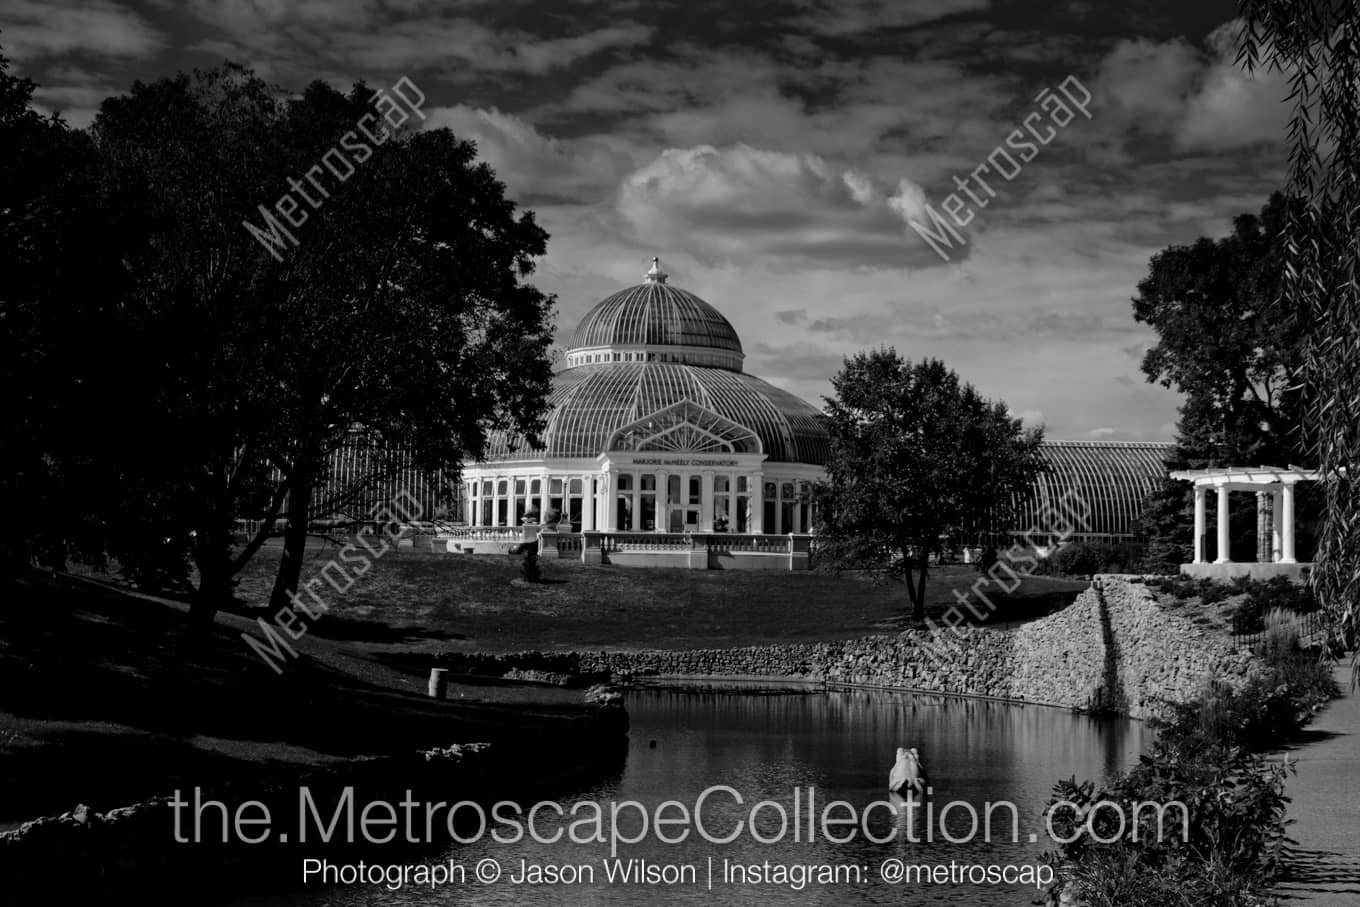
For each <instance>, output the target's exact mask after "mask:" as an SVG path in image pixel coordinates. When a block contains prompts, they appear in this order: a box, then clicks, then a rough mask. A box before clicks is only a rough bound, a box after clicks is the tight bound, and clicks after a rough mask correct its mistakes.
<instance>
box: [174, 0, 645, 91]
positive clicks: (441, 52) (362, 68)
mask: <svg viewBox="0 0 1360 907" xmlns="http://www.w3.org/2000/svg"><path fill="white" fill-rule="evenodd" d="M181 9H182V10H183V11H184V12H185V13H186V14H188V15H191V16H193V17H195V18H197V19H198V20H200V21H201V22H204V23H206V24H209V25H211V26H212V27H213V28H214V29H215V30H216V32H217V35H218V36H217V37H214V38H210V39H207V40H205V41H204V42H202V44H201V45H200V47H201V48H202V49H204V50H205V51H208V52H211V53H222V52H227V53H230V54H232V55H234V56H237V57H240V58H244V59H248V60H251V61H252V62H254V63H255V64H256V65H259V66H261V67H264V68H267V69H269V70H270V71H272V72H278V73H281V74H291V73H305V72H306V71H307V70H306V69H305V67H304V66H303V65H301V61H302V60H310V61H313V62H315V61H316V60H318V59H319V60H322V61H324V71H325V72H326V73H332V72H336V71H343V72H347V73H348V74H349V75H350V76H351V77H359V76H364V75H372V74H374V73H395V72H401V73H405V74H409V73H411V72H414V71H425V72H439V73H442V74H444V75H445V76H446V77H449V78H454V79H467V78H472V77H484V76H485V74H490V73H508V72H513V73H521V74H526V75H544V74H546V73H550V72H552V71H554V70H557V69H560V68H562V67H565V66H569V65H571V64H572V63H575V62H577V61H579V60H582V59H585V58H587V57H591V56H593V55H595V54H598V53H601V52H603V51H606V50H613V49H619V48H629V47H635V46H639V45H643V44H646V43H647V42H648V41H649V40H650V39H651V36H652V33H653V29H652V27H650V26H646V25H641V24H638V23H636V22H632V21H629V20H628V19H625V18H616V19H614V20H612V21H609V22H607V23H602V24H601V26H600V27H599V28H590V27H588V26H587V27H578V28H574V29H571V28H564V27H563V25H562V21H563V20H560V19H558V20H555V21H554V22H553V23H552V27H551V28H550V29H549V30H548V31H547V32H546V33H536V32H533V31H529V30H526V29H524V28H522V27H514V26H509V25H503V26H498V25H494V24H488V17H487V16H485V15H474V13H479V14H485V13H487V12H488V11H490V10H493V9H494V7H492V6H489V5H486V4H468V3H462V4H460V3H453V4H438V3H422V2H415V3H404V4H380V3H375V2H361V0H360V2H355V0H349V2H345V0H342V2H337V3H331V2H323V0H308V2H302V3H288V4H284V3H264V2H260V3H242V2H237V0H188V2H187V3H184V4H183V5H182V7H181ZM574 18H576V17H574ZM316 74H317V73H316V70H315V68H313V69H312V71H311V73H310V75H311V76H315V75H316Z"/></svg>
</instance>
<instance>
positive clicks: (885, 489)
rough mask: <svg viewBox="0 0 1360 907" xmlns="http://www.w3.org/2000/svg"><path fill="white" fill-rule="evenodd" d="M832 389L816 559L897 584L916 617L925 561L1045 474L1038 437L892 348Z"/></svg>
mask: <svg viewBox="0 0 1360 907" xmlns="http://www.w3.org/2000/svg"><path fill="white" fill-rule="evenodd" d="M831 384H832V387H833V388H834V390H835V396H833V397H831V398H828V399H827V416H828V429H829V431H830V434H831V457H830V461H829V462H828V464H827V480H826V483H825V484H824V485H823V486H822V487H821V488H820V489H819V491H818V497H819V507H818V511H819V513H820V515H821V520H822V525H821V526H820V527H819V533H820V539H819V541H820V543H821V545H822V550H823V551H824V553H825V555H826V557H827V558H829V560H830V562H831V563H832V564H834V565H835V566H836V567H837V568H838V569H860V570H867V571H870V572H871V573H873V574H875V575H877V576H879V577H881V578H888V577H891V578H896V579H899V580H901V581H902V582H903V583H904V584H905V585H906V587H907V593H908V596H909V597H910V600H911V603H912V613H913V616H914V617H915V618H916V619H918V620H919V619H921V618H923V617H924V615H925V588H926V576H927V572H928V570H929V557H930V555H931V554H932V553H934V552H937V551H939V550H940V548H941V546H942V543H943V542H944V541H945V540H946V539H948V538H949V537H950V536H955V535H960V534H967V535H969V536H977V535H980V534H982V532H983V531H985V530H986V529H987V527H988V526H989V525H990V524H991V522H992V521H993V520H996V519H1003V520H1004V519H1007V518H1008V517H1009V515H1010V514H1009V510H1010V508H1011V507H1012V506H1013V501H1014V500H1015V499H1017V498H1018V497H1020V496H1022V495H1023V494H1024V493H1026V492H1027V491H1028V490H1029V488H1030V487H1031V486H1032V484H1033V482H1034V479H1035V477H1036V476H1038V475H1039V473H1040V472H1041V471H1042V469H1043V468H1044V467H1043V461H1042V459H1041V457H1040V453H1039V446H1040V444H1041V442H1042V440H1043V433H1042V430H1040V429H1037V428H1036V429H1029V430H1026V429H1025V428H1023V427H1022V425H1021V423H1020V420H1019V419H1014V418H1011V416H1010V413H1009V412H1008V411H1007V409H1006V405H1005V404H1004V403H1002V402H1000V401H996V402H993V401H989V400H986V399H984V398H983V397H982V396H981V395H980V394H979V393H978V392H977V391H976V390H975V389H974V388H973V387H972V385H969V384H965V383H963V382H961V381H960V379H959V376H958V375H957V374H956V373H955V372H953V371H951V370H950V369H948V368H946V367H945V365H944V363H943V362H940V361H939V360H936V359H926V360H922V361H921V362H920V363H910V362H907V361H905V360H903V359H902V358H901V357H900V356H898V354H897V352H896V351H895V350H893V349H880V350H875V351H872V352H868V353H858V354H856V355H855V356H854V358H852V359H848V360H846V363H845V366H844V367H843V368H842V369H841V371H840V373H839V374H837V375H836V376H835V377H834V378H833V379H832V382H831Z"/></svg>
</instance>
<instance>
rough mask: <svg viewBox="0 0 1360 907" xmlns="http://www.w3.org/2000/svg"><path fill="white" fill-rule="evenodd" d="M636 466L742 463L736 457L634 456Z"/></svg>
mask: <svg viewBox="0 0 1360 907" xmlns="http://www.w3.org/2000/svg"><path fill="white" fill-rule="evenodd" d="M633 465H634V466H698V467H703V468H717V467H721V466H740V465H741V463H740V461H738V460H735V459H728V460H717V459H710V458H708V457H681V458H675V457H634V458H633Z"/></svg>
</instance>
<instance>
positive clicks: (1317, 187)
mask: <svg viewBox="0 0 1360 907" xmlns="http://www.w3.org/2000/svg"><path fill="white" fill-rule="evenodd" d="M1242 17H1243V21H1244V23H1245V27H1244V29H1243V34H1242V41H1241V45H1240V50H1239V53H1238V62H1239V63H1240V64H1241V65H1243V66H1244V67H1245V68H1246V69H1248V70H1256V69H1259V68H1263V67H1264V68H1267V69H1275V70H1280V71H1282V72H1284V74H1285V75H1286V76H1287V78H1288V79H1289V82H1290V89H1291V90H1290V95H1289V98H1288V99H1287V100H1289V101H1291V102H1292V104H1293V112H1292V115H1291V118H1290V122H1289V126H1288V129H1287V143H1288V147H1289V186H1288V188H1289V191H1290V193H1291V194H1292V195H1294V196H1296V197H1297V198H1299V199H1300V201H1301V203H1300V204H1299V205H1298V206H1297V207H1296V208H1294V209H1292V210H1291V211H1290V217H1289V219H1288V222H1287V223H1286V225H1285V229H1284V244H1285V257H1284V267H1283V279H1282V286H1281V289H1280V298H1281V301H1282V304H1283V307H1284V309H1285V310H1287V311H1289V312H1291V313H1293V314H1294V315H1295V317H1296V319H1297V323H1298V325H1299V326H1300V329H1301V330H1302V334H1303V338H1304V343H1303V348H1302V352H1303V357H1302V358H1303V364H1304V367H1303V378H1304V399H1305V406H1306V413H1307V415H1306V419H1305V425H1306V426H1307V429H1308V435H1307V438H1308V441H1309V444H1310V448H1311V450H1312V452H1313V453H1314V455H1315V458H1316V462H1317V466H1318V467H1319V468H1320V469H1321V471H1322V475H1323V482H1322V483H1321V484H1322V490H1323V521H1322V528H1321V536H1320V538H1319V542H1318V548H1317V552H1316V554H1315V556H1314V558H1313V561H1314V564H1313V571H1312V574H1311V577H1312V583H1313V586H1314V590H1315V591H1316V593H1317V595H1318V599H1319V601H1321V602H1322V604H1323V606H1324V607H1325V608H1326V609H1327V610H1328V612H1329V613H1330V614H1331V615H1332V617H1333V618H1334V629H1335V632H1336V634H1337V636H1338V637H1339V638H1340V639H1341V641H1343V642H1346V643H1353V642H1354V640H1355V637H1356V631H1357V627H1360V483H1357V482H1356V481H1355V478H1354V476H1355V473H1356V470H1357V468H1360V418H1357V413H1360V368H1357V367H1356V364H1357V363H1360V283H1357V281H1356V279H1355V275H1356V272H1357V271H1360V247H1357V245H1356V242H1355V237H1356V235H1357V232H1360V94H1357V93H1356V91H1355V85H1356V84H1357V81H1360V47H1357V44H1356V41H1357V35H1360V8H1357V6H1356V5H1355V4H1353V3H1335V2H1330V0H1243V3H1242ZM1357 670H1360V668H1358V669H1357Z"/></svg>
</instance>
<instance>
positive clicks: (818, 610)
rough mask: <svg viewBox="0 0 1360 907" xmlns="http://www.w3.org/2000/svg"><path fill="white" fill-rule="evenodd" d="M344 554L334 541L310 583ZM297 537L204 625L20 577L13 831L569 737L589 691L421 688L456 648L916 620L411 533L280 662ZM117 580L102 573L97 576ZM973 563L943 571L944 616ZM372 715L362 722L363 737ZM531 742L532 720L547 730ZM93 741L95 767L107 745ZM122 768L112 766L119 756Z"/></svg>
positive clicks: (894, 600)
mask: <svg viewBox="0 0 1360 907" xmlns="http://www.w3.org/2000/svg"><path fill="white" fill-rule="evenodd" d="M337 553H338V546H337V544H336V543H335V542H322V541H320V540H318V541H317V542H316V543H315V544H313V545H312V547H311V548H310V549H309V550H308V562H307V564H306V565H305V567H304V569H303V579H304V580H306V579H309V578H311V577H313V576H315V575H317V574H318V573H319V572H320V571H321V569H322V568H323V567H324V566H325V565H326V564H327V563H328V562H330V561H331V560H332V559H333V558H334V557H335V556H336V554H337ZM280 554H281V548H280V547H279V546H278V545H277V544H276V545H273V546H271V547H268V548H266V549H265V550H263V551H262V552H260V554H259V555H258V556H257V557H256V558H255V560H254V561H253V562H252V563H251V565H250V566H249V567H248V569H247V570H246V572H245V574H244V576H243V577H242V582H241V586H240V588H239V590H238V592H239V597H240V599H241V603H242V608H243V610H246V611H248V612H249V613H248V614H226V613H224V614H219V615H218V618H217V621H216V625H215V626H214V627H213V628H212V629H211V630H210V631H209V632H208V633H207V634H193V633H190V632H189V631H188V626H187V608H186V606H185V605H184V604H183V603H178V602H173V601H168V600H163V599H154V598H151V597H149V596H138V595H135V594H129V593H127V592H126V591H123V590H120V589H117V588H114V587H113V585H112V584H91V583H89V582H88V581H81V580H80V579H78V578H64V579H61V580H60V581H56V580H54V581H53V582H52V583H49V584H47V585H42V584H38V585H25V584H14V585H12V586H11V587H9V593H7V595H8V598H9V599H10V600H9V601H7V603H6V604H7V605H8V607H6V608H3V609H0V828H4V827H6V826H7V825H13V824H14V823H16V822H18V821H20V820H22V819H25V818H30V817H32V816H35V815H40V814H44V813H48V814H50V813H55V812H61V811H63V810H66V809H70V808H71V807H72V806H74V805H75V803H76V802H81V801H83V802H87V803H90V804H92V805H94V806H96V808H109V807H112V806H118V805H123V804H126V803H129V802H132V801H133V800H135V799H138V798H141V797H145V796H151V795H155V794H160V793H165V792H166V791H168V790H169V789H172V788H173V787H181V786H182V787H186V788H187V787H192V786H194V785H196V784H200V783H208V782H211V783H212V784H221V783H228V784H235V783H245V784H251V783H254V782H255V781H256V780H257V779H259V778H263V777H270V776H277V775H278V773H280V772H283V773H284V774H285V775H286V774H287V773H290V772H298V771H302V770H306V769H311V768H316V767H319V766H324V765H328V764H331V763H334V762H337V761H342V760H347V759H351V758H354V757H356V756H365V755H379V754H384V753H391V752H397V751H402V750H410V749H414V748H417V747H424V746H443V745H447V744H449V743H452V742H457V741H466V740H502V739H507V738H508V737H510V736H512V735H514V734H519V733H534V734H540V735H541V734H542V733H543V729H544V728H548V727H550V726H551V727H554V728H558V729H559V730H554V731H552V733H551V734H550V735H552V736H557V737H562V735H563V734H564V733H570V732H571V731H570V728H571V727H572V726H574V725H575V724H576V723H577V722H576V719H575V718H574V717H573V716H576V715H579V714H580V703H581V698H580V697H581V693H580V691H579V690H576V691H571V690H564V689H560V688H557V687H549V686H543V685H535V684H529V685H524V684H513V683H506V682H499V681H491V680H485V679H475V678H465V679H460V680H459V682H457V683H455V684H453V689H452V690H451V693H450V699H449V700H448V701H445V702H436V701H433V700H430V699H428V698H426V697H425V696H424V691H425V681H426V674H427V673H428V662H427V660H425V659H423V658H421V657H420V656H421V655H423V654H425V653H434V652H440V651H449V650H454V651H469V652H471V651H486V652H505V651H516V650H524V649H540V650H570V649H601V648H629V647H663V648H700V647H725V646H738V645H749V644H760V643H775V642H797V641H812V640H825V639H837V638H846V637H853V636H862V635H866V634H872V633H888V632H893V631H895V630H899V629H902V628H903V627H905V626H908V625H909V623H910V622H909V620H908V619H907V614H908V612H909V607H908V604H907V597H906V594H905V589H904V588H903V587H902V586H901V585H899V584H887V585H875V584H873V583H872V582H868V581H866V580H864V579H863V578H859V577H853V576H843V577H835V576H830V575H823V574H819V573H806V572H804V573H781V572H773V571H772V572H742V571H731V572H727V571H689V570H651V569H640V568H631V569H630V568H623V567H587V566H585V565H583V564H580V563H578V562H574V561H545V562H543V565H542V566H543V578H544V580H545V581H544V582H543V583H541V584H534V585H530V584H526V583H525V582H523V580H521V579H520V576H519V563H520V562H519V559H518V558H511V557H495V556H464V555H451V554H430V553H426V552H416V551H413V550H411V549H399V550H396V551H392V552H390V553H388V554H386V555H385V556H384V557H382V558H380V559H378V560H376V561H375V562H374V563H373V566H372V569H371V570H369V572H368V573H367V574H366V575H364V576H363V577H361V578H360V579H358V581H356V582H355V584H354V585H353V587H352V588H350V589H349V590H348V591H346V592H344V593H343V594H342V593H340V592H336V591H334V590H332V589H330V588H329V587H326V592H325V602H326V604H327V606H328V607H329V611H328V613H327V614H326V615H325V616H323V617H322V618H321V619H320V620H318V621H316V622H315V623H311V622H309V626H308V628H307V629H308V632H307V633H306V634H305V635H304V636H302V638H301V639H299V640H297V641H296V643H294V644H295V646H296V648H297V649H298V651H299V653H300V657H299V658H298V659H297V660H296V661H289V662H288V663H287V669H286V671H285V673H284V674H283V675H282V676H280V675H277V674H275V673H274V672H273V671H272V670H270V669H269V668H268V667H267V666H266V665H265V664H264V662H263V661H262V659H260V658H259V657H257V655H256V654H255V653H254V652H252V651H251V650H250V649H249V648H248V647H247V646H246V645H245V643H244V642H243V641H242V639H241V634H242V632H243V631H249V632H252V634H253V635H256V636H258V627H257V626H256V624H255V622H254V620H253V617H254V616H255V615H258V614H268V613H269V612H268V611H267V609H266V608H265V605H266V604H267V602H268V598H269V590H270V588H271V586H272V583H273V579H274V573H275V570H276V569H277V564H278V558H279V556H280ZM103 579H104V580H105V581H108V580H110V578H108V577H104V578H103ZM977 581H978V574H977V573H976V572H975V571H974V570H973V569H972V568H969V567H946V568H942V569H940V570H938V571H936V572H935V573H934V574H933V576H932V579H931V581H930V585H929V600H930V603H931V604H930V608H929V609H928V611H929V613H931V614H932V615H934V616H937V617H938V616H940V615H942V614H943V612H944V611H945V609H946V608H948V607H949V606H950V605H951V604H952V603H953V602H954V601H955V598H954V595H953V592H954V590H956V589H957V590H959V591H960V592H965V591H967V590H968V589H969V587H971V586H973V584H975V583H976V582H977ZM1084 587H1085V583H1082V582H1073V581H1069V580H1056V579H1051V578H1043V577H1035V578H1030V579H1027V580H1026V581H1025V583H1024V585H1023V587H1022V588H1021V589H1019V590H1017V594H1016V595H1014V596H1012V597H1011V598H1009V599H1005V598H1002V597H1000V596H999V595H997V594H996V593H997V592H998V590H996V589H995V588H991V589H987V590H986V591H987V592H988V593H989V594H990V595H991V596H992V598H993V600H994V601H995V602H996V603H997V605H998V612H997V616H996V620H993V621H991V623H992V624H993V625H997V626H1004V623H1003V621H1004V620H1006V619H1009V618H1018V617H1032V616H1034V615H1035V614H1036V613H1042V612H1046V611H1048V610H1052V609H1054V608H1057V607H1062V606H1064V605H1065V604H1067V603H1068V602H1070V601H1071V599H1072V598H1073V597H1075V595H1076V594H1077V592H1078V591H1080V590H1081V589H1082V588H1084ZM355 729H362V733H357V734H356V733H355ZM535 739H537V738H535ZM96 753H97V754H98V756H97V759H98V761H99V763H100V765H102V766H103V768H101V767H100V765H94V764H93V763H92V762H91V759H92V754H96ZM115 765H116V766H117V767H118V768H117V770H112V769H110V768H109V767H110V766H115Z"/></svg>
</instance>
